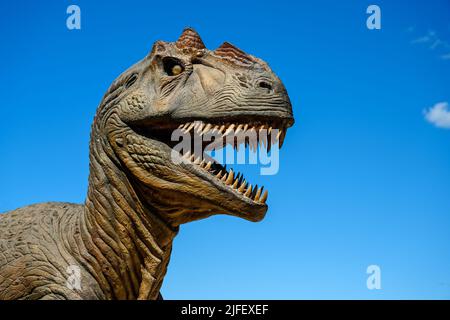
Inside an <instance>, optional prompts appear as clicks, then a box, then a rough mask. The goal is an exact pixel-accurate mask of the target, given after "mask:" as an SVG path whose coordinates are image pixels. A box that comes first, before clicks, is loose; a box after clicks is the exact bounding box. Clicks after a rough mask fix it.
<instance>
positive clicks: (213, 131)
mask: <svg viewBox="0 0 450 320" xmlns="http://www.w3.org/2000/svg"><path fill="white" fill-rule="evenodd" d="M216 131H219V126H215V127H214V128H213V129H212V131H211V134H214V133H216Z"/></svg>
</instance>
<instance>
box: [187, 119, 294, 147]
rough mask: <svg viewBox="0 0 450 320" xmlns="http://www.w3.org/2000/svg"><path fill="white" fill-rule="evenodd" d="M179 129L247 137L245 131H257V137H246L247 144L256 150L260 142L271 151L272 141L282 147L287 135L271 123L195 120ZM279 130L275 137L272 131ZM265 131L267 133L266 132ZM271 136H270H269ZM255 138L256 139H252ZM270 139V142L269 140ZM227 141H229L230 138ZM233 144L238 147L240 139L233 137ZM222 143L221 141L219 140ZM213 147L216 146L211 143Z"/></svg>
mask: <svg viewBox="0 0 450 320" xmlns="http://www.w3.org/2000/svg"><path fill="white" fill-rule="evenodd" d="M178 129H180V130H181V131H182V132H183V133H185V134H187V133H189V132H191V131H193V132H194V133H196V134H197V135H199V136H202V135H204V134H206V133H210V134H211V135H217V134H219V135H221V136H222V138H225V137H227V136H231V135H234V136H235V137H237V138H238V137H245V133H246V132H247V131H248V132H249V133H252V132H254V133H255V137H256V140H255V139H251V140H250V141H249V139H245V145H246V146H247V145H249V147H250V149H252V150H254V151H256V149H257V147H258V144H260V145H261V146H263V147H265V148H267V150H268V151H269V150H270V148H271V145H272V143H274V144H275V143H277V142H278V144H279V146H280V147H281V146H282V145H283V140H284V136H285V134H286V133H285V131H284V130H283V129H278V128H273V127H272V126H270V125H264V124H263V125H249V124H237V123H230V124H222V125H214V124H211V123H207V124H205V123H203V122H202V121H194V122H187V123H185V124H181V125H180V126H179V127H178ZM275 132H277V134H276V136H274V138H275V139H273V138H272V133H275ZM264 133H265V134H264ZM269 137H270V138H269ZM252 140H255V141H252ZM269 141H270V142H269ZM226 142H229V141H228V140H227V141H226ZM232 142H233V146H234V147H235V148H236V149H238V148H239V145H238V140H237V139H233V141H232ZM218 143H219V144H220V142H218ZM211 147H214V146H213V145H211Z"/></svg>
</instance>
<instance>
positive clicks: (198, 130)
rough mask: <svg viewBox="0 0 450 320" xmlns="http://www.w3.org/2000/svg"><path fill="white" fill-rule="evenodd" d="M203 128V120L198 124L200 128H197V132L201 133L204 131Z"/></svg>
mask: <svg viewBox="0 0 450 320" xmlns="http://www.w3.org/2000/svg"><path fill="white" fill-rule="evenodd" d="M202 129H203V122H200V124H199V125H198V128H197V130H196V131H197V133H200V132H202Z"/></svg>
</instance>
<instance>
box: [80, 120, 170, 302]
mask: <svg viewBox="0 0 450 320" xmlns="http://www.w3.org/2000/svg"><path fill="white" fill-rule="evenodd" d="M107 148H108V146H107V145H105V143H104V136H103V137H102V136H101V135H100V134H98V131H97V130H96V129H95V125H94V131H93V133H92V137H91V146H90V175H89V188H88V195H87V199H86V205H85V215H84V217H83V219H82V220H83V221H82V228H81V235H82V238H83V242H84V244H85V247H86V249H87V251H88V252H89V254H90V255H92V256H94V258H95V259H93V263H91V266H90V267H91V268H94V269H96V270H95V273H96V274H99V276H98V278H97V279H96V280H97V282H98V283H99V285H100V286H101V289H102V291H103V292H104V293H105V296H106V298H112V299H136V298H138V299H156V298H157V297H158V294H159V289H160V287H161V285H162V280H163V277H164V275H165V273H166V270H167V265H168V262H169V258H170V253H171V249H172V241H173V238H174V237H175V235H176V233H177V229H172V228H171V227H169V226H168V225H167V224H166V223H165V222H163V221H162V220H161V219H160V218H159V217H158V216H157V215H156V214H154V213H152V212H150V211H149V208H148V206H146V205H144V204H143V202H142V201H141V199H140V198H139V192H138V191H137V190H135V189H134V188H133V185H132V184H131V183H130V180H129V177H127V174H126V173H125V172H124V171H122V170H121V168H120V163H119V162H118V161H116V160H115V159H114V157H113V156H111V153H110V152H108V150H107Z"/></svg>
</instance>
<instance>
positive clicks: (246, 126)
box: [244, 123, 248, 132]
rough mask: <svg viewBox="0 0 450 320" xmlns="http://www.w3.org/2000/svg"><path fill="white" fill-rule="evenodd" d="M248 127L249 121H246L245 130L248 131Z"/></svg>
mask: <svg viewBox="0 0 450 320" xmlns="http://www.w3.org/2000/svg"><path fill="white" fill-rule="evenodd" d="M247 129H248V123H246V124H245V126H244V132H245V131H247Z"/></svg>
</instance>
